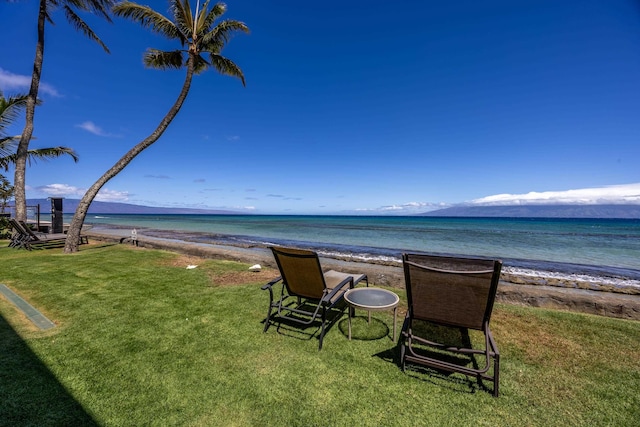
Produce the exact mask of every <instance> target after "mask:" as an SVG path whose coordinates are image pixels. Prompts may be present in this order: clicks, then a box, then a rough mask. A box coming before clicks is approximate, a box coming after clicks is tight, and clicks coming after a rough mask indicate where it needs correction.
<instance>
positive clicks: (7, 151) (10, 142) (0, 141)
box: [0, 136, 18, 160]
mask: <svg viewBox="0 0 640 427" xmlns="http://www.w3.org/2000/svg"><path fill="white" fill-rule="evenodd" d="M17 148H18V141H17V140H16V137H15V136H4V137H2V138H0V160H2V159H3V158H5V157H9V156H11V155H12V154H15V152H16V149H17Z"/></svg>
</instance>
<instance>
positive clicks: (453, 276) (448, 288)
mask: <svg viewBox="0 0 640 427" xmlns="http://www.w3.org/2000/svg"><path fill="white" fill-rule="evenodd" d="M402 261H403V266H404V275H405V285H406V290H407V300H408V311H407V316H406V318H405V322H404V325H403V326H402V335H401V345H400V363H401V367H402V370H403V371H404V370H405V363H406V362H411V363H415V364H418V365H424V366H427V367H430V368H433V369H436V370H441V371H447V372H459V373H462V374H465V375H468V376H473V377H476V378H477V379H478V381H479V382H481V380H482V379H486V380H489V381H493V395H494V396H496V397H497V396H498V387H499V369H500V353H499V352H498V348H497V346H496V343H495V341H494V339H493V336H492V334H491V330H490V329H489V320H490V318H491V311H492V310H493V302H494V300H495V296H496V290H497V288H498V280H499V279H500V270H501V269H502V261H499V260H486V259H475V258H454V257H442V256H432V255H423V254H403V256H402ZM434 325H437V326H436V327H435V328H429V327H433V326H434ZM438 327H440V328H442V327H445V328H444V329H445V330H447V329H449V330H450V328H456V329H459V331H460V332H461V336H462V337H463V339H462V340H459V341H457V342H456V343H452V342H451V341H449V342H446V343H445V341H447V340H446V339H444V338H443V335H442V334H440V335H438V334H437V329H438ZM470 329H471V330H477V331H481V332H482V333H483V335H484V348H482V349H480V348H473V347H472V344H471V340H470V339H469V335H468V331H469V330H470ZM425 331H430V332H429V334H427V333H425ZM430 334H433V335H430ZM478 347H479V346H478ZM476 356H478V357H479V358H480V359H484V360H483V362H484V364H483V366H478V361H477V360H476ZM492 361H493V372H492V373H491V371H490V368H491V362H492ZM481 362H482V360H481ZM470 364H471V366H469V365H470Z"/></svg>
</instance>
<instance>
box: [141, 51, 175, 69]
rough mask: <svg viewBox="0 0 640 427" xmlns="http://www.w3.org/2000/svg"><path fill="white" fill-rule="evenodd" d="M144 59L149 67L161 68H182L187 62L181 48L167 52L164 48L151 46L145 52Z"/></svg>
mask: <svg viewBox="0 0 640 427" xmlns="http://www.w3.org/2000/svg"><path fill="white" fill-rule="evenodd" d="M143 61H144V65H146V66H147V67H150V68H158V69H160V70H166V69H167V68H175V69H180V68H182V66H183V65H184V64H185V61H184V52H183V51H181V50H174V51H171V52H165V51H164V50H158V49H151V48H149V49H147V51H146V52H145V54H144V58H143Z"/></svg>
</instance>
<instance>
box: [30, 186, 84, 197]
mask: <svg viewBox="0 0 640 427" xmlns="http://www.w3.org/2000/svg"><path fill="white" fill-rule="evenodd" d="M36 190H37V191H39V192H41V193H44V194H46V195H48V196H53V197H72V198H77V197H82V196H83V195H84V193H85V191H86V189H84V188H78V187H74V186H72V185H67V184H49V185H42V186H40V187H36Z"/></svg>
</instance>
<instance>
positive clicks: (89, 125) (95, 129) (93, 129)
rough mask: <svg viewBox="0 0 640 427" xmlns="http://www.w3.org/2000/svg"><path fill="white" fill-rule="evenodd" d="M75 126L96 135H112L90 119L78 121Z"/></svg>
mask: <svg viewBox="0 0 640 427" xmlns="http://www.w3.org/2000/svg"><path fill="white" fill-rule="evenodd" d="M76 127H77V128H80V129H84V130H86V131H87V132H89V133H92V134H94V135H98V136H114V135H112V134H110V133H108V132H105V131H104V130H102V128H101V127H99V126H97V125H96V124H95V123H93V122H92V121H86V122H83V123H80V124H79V125H76Z"/></svg>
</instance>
